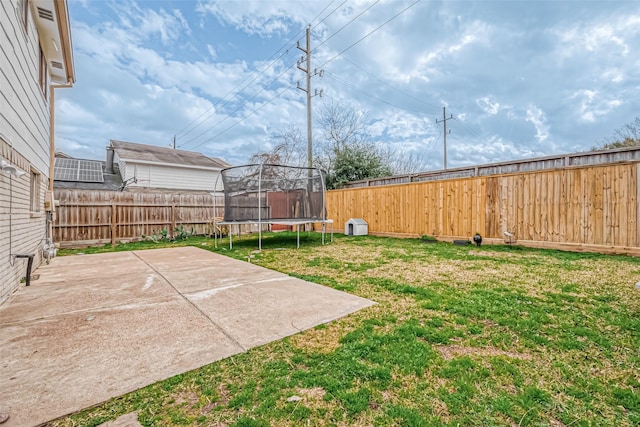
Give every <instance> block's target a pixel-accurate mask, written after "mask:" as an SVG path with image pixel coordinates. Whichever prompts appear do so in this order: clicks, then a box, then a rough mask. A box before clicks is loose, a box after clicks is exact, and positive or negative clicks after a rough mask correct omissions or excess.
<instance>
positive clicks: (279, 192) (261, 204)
mask: <svg viewBox="0 0 640 427" xmlns="http://www.w3.org/2000/svg"><path fill="white" fill-rule="evenodd" d="M218 179H222V184H223V188H224V217H223V218H222V219H216V220H214V224H213V226H214V238H215V245H216V247H217V244H218V243H217V238H218V230H219V226H222V225H226V226H228V229H229V248H233V233H232V230H233V228H234V226H236V227H237V229H238V234H240V227H241V226H243V225H257V226H258V247H259V249H260V250H262V230H263V227H264V226H268V227H270V228H272V227H273V226H274V225H278V226H284V227H296V229H297V247H298V248H299V247H300V228H301V227H303V226H306V225H307V224H320V225H321V227H322V229H321V232H322V244H323V245H324V244H325V234H326V232H327V227H328V226H330V227H331V230H330V231H331V240H333V220H332V219H327V217H326V212H327V210H326V206H325V191H326V188H325V177H324V173H323V172H322V171H321V170H320V169H318V168H308V167H300V166H285V165H277V164H250V165H243V166H234V167H230V168H226V169H223V170H222V171H221V172H220V175H219V176H218V178H217V179H216V187H215V188H218V182H217V181H218Z"/></svg>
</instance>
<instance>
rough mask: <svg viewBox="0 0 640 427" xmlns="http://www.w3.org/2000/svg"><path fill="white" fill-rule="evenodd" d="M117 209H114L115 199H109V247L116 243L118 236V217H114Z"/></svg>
mask: <svg viewBox="0 0 640 427" xmlns="http://www.w3.org/2000/svg"><path fill="white" fill-rule="evenodd" d="M117 212H118V210H117V209H116V202H115V200H111V247H114V246H115V245H116V240H117V238H118V219H117V218H116V215H117Z"/></svg>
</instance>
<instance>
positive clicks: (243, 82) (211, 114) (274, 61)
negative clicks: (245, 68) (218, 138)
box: [176, 46, 293, 147]
mask: <svg viewBox="0 0 640 427" xmlns="http://www.w3.org/2000/svg"><path fill="white" fill-rule="evenodd" d="M291 47H293V46H291ZM288 52H289V51H288V50H287V51H285V52H284V53H282V54H281V55H280V56H279V57H277V58H276V59H274V60H273V61H272V62H271V63H269V64H268V65H267V66H265V67H264V68H262V69H261V70H260V71H259V72H256V73H254V76H253V78H252V79H251V80H249V81H248V82H247V79H244V80H242V81H241V82H239V83H238V84H236V85H235V86H234V87H233V88H232V89H231V90H230V91H229V92H227V93H226V94H225V95H224V96H223V97H222V98H221V99H220V101H219V102H218V104H217V106H213V107H211V108H210V109H209V110H207V111H205V112H204V113H203V114H202V115H201V116H200V117H199V118H198V119H196V120H194V121H193V122H191V124H189V125H187V126H186V127H184V128H183V129H182V130H185V129H187V128H188V127H189V126H191V125H192V124H194V123H195V122H196V121H200V122H199V123H198V124H197V125H195V126H194V127H193V128H191V129H190V130H189V131H188V132H186V133H184V134H182V135H181V137H182V138H184V137H186V136H187V135H189V134H190V133H191V132H193V131H194V130H196V129H197V128H199V127H200V126H201V125H202V124H203V123H204V122H205V121H207V120H208V119H209V118H210V117H211V116H213V115H214V114H215V113H216V111H217V110H218V109H221V108H224V107H225V106H226V105H227V104H229V103H230V102H231V101H232V100H233V99H234V98H235V97H236V96H238V94H239V93H241V91H242V90H244V89H246V88H247V87H249V85H250V84H251V83H253V82H254V81H256V80H257V79H258V78H259V77H261V76H263V75H264V74H265V73H266V71H267V70H268V69H269V68H271V67H272V66H273V65H274V64H275V63H276V62H277V61H279V60H280V59H281V58H282V57H283V56H284V55H287V54H289V53H288ZM245 82H246V84H245ZM243 84H244V86H242V88H241V89H240V90H238V92H236V93H234V94H233V96H232V97H231V98H229V99H227V100H226V101H225V99H226V98H227V97H228V96H229V95H230V94H232V92H233V91H235V90H236V89H237V88H238V87H240V86H241V85H243ZM223 101H224V102H223ZM220 104H222V105H220ZM216 107H217V108H216ZM207 113H208V115H207V116H206V117H204V118H202V117H203V116H204V115H206V114H207ZM200 119H202V120H200ZM182 130H181V131H179V132H177V133H176V135H178V134H179V133H180V132H182ZM192 140H193V139H191V140H189V141H187V142H185V143H182V144H180V147H182V146H184V145H186V144H188V143H189V142H190V141H192Z"/></svg>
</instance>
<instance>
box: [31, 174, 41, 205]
mask: <svg viewBox="0 0 640 427" xmlns="http://www.w3.org/2000/svg"><path fill="white" fill-rule="evenodd" d="M30 191H31V212H32V213H36V212H40V207H41V205H40V174H39V173H38V172H36V171H33V170H32V171H31V190H30Z"/></svg>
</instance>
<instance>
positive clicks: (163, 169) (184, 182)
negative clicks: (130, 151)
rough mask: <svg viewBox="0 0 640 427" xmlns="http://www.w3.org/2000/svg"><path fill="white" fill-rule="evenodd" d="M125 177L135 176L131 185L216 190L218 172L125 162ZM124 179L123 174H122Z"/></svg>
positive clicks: (220, 183) (220, 184) (219, 184)
mask: <svg viewBox="0 0 640 427" xmlns="http://www.w3.org/2000/svg"><path fill="white" fill-rule="evenodd" d="M126 169H127V171H126V175H127V177H132V176H134V173H135V176H136V178H137V179H138V182H137V184H131V187H143V188H145V187H146V188H165V189H172V190H197V191H214V190H216V188H215V184H216V178H217V177H218V175H219V174H220V172H218V171H214V170H204V169H192V168H186V167H172V166H163V165H148V164H132V163H131V162H129V163H127V166H126ZM122 178H123V179H124V175H123V176H122ZM222 189H223V186H222V179H220V180H218V188H217V190H222Z"/></svg>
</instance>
